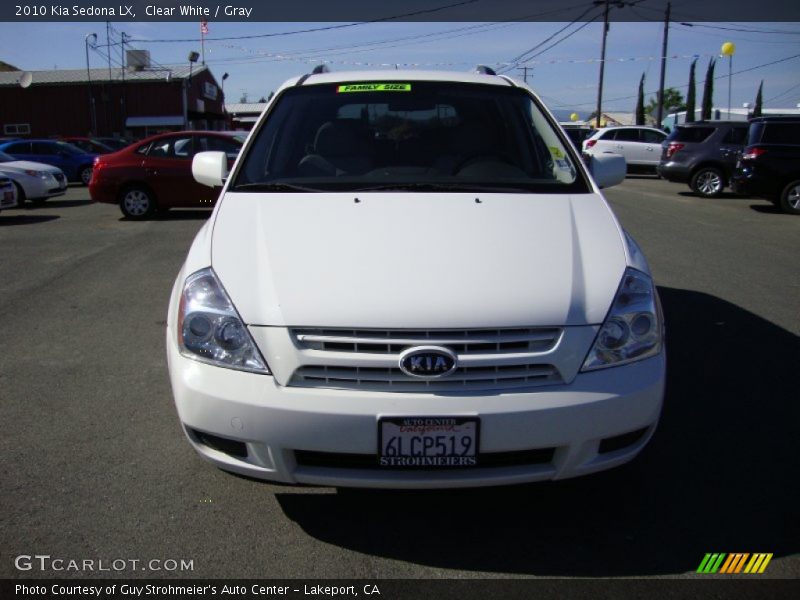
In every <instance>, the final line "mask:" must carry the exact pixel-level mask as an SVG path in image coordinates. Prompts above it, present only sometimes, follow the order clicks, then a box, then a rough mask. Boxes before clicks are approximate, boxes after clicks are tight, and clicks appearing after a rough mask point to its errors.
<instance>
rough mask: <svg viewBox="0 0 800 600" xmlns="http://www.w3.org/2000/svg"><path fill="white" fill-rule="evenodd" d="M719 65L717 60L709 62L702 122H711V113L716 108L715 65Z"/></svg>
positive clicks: (704, 87)
mask: <svg viewBox="0 0 800 600" xmlns="http://www.w3.org/2000/svg"><path fill="white" fill-rule="evenodd" d="M715 64H717V61H716V59H714V58H712V59H711V60H709V61H708V69H706V82H705V85H704V86H703V104H702V108H701V110H700V120H701V121H710V120H711V111H712V109H713V108H714V65H715Z"/></svg>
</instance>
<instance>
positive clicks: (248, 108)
mask: <svg viewBox="0 0 800 600" xmlns="http://www.w3.org/2000/svg"><path fill="white" fill-rule="evenodd" d="M265 106H267V103H266V102H244V103H242V102H238V103H236V102H232V103H230V104H225V110H226V111H228V113H229V114H232V115H234V114H261V113H262V112H263V111H264V107H265Z"/></svg>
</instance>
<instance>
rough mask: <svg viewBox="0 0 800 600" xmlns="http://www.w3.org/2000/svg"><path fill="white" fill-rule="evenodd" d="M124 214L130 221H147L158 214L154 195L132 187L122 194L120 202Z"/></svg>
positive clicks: (143, 189)
mask: <svg viewBox="0 0 800 600" xmlns="http://www.w3.org/2000/svg"><path fill="white" fill-rule="evenodd" d="M119 207H120V209H121V210H122V214H123V215H125V216H126V217H128V218H129V219H135V220H140V219H147V218H148V217H151V216H152V215H153V213H155V212H156V201H155V198H154V197H153V193H152V192H150V191H149V190H146V189H145V188H141V187H131V188H128V189H126V190H125V191H124V192H123V193H122V197H121V198H120V201H119Z"/></svg>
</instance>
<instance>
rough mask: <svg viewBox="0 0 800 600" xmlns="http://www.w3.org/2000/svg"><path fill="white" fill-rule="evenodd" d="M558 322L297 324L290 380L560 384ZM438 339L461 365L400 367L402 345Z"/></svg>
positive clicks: (398, 386) (504, 386) (397, 387)
mask: <svg viewBox="0 0 800 600" xmlns="http://www.w3.org/2000/svg"><path fill="white" fill-rule="evenodd" d="M562 334H563V329H561V328H559V327H521V328H509V329H431V330H408V329H328V328H313V329H312V328H295V329H291V330H290V336H291V339H292V341H293V343H294V345H295V347H296V348H297V349H298V353H297V355H298V359H299V361H298V362H299V366H298V367H297V368H296V369H295V370H294V372H293V374H292V376H291V378H290V380H289V384H288V385H290V386H297V387H319V388H334V389H346V390H363V391H373V392H380V391H385V392H419V393H434V392H463V391H465V390H475V391H503V390H514V389H523V388H530V387H535V386H540V385H551V384H554V383H561V381H562V379H561V373H560V372H559V371H558V369H557V368H556V367H555V366H554V365H553V364H551V361H552V358H551V357H550V355H549V353H551V352H552V351H553V350H554V349H555V348H556V346H557V345H558V344H559V341H560V340H561V336H562ZM419 346H441V347H444V348H448V349H449V350H451V351H452V352H454V353H455V354H456V355H457V356H458V364H459V367H458V368H457V369H456V370H455V371H454V372H453V373H452V374H450V375H448V376H446V377H442V378H441V379H430V380H426V379H421V378H418V377H412V376H409V375H406V374H405V373H403V371H401V370H400V368H399V367H400V364H399V362H400V355H401V354H402V353H403V351H405V350H407V349H409V348H414V347H419Z"/></svg>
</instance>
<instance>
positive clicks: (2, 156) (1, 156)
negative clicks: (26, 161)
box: [0, 152, 17, 163]
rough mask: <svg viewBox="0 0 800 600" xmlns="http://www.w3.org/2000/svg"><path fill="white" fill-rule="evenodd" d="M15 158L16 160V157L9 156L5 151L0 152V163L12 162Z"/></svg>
mask: <svg viewBox="0 0 800 600" xmlns="http://www.w3.org/2000/svg"><path fill="white" fill-rule="evenodd" d="M15 160H17V159H16V158H14V157H13V156H10V155H8V154H6V153H5V152H0V163H5V162H13V161H15Z"/></svg>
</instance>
